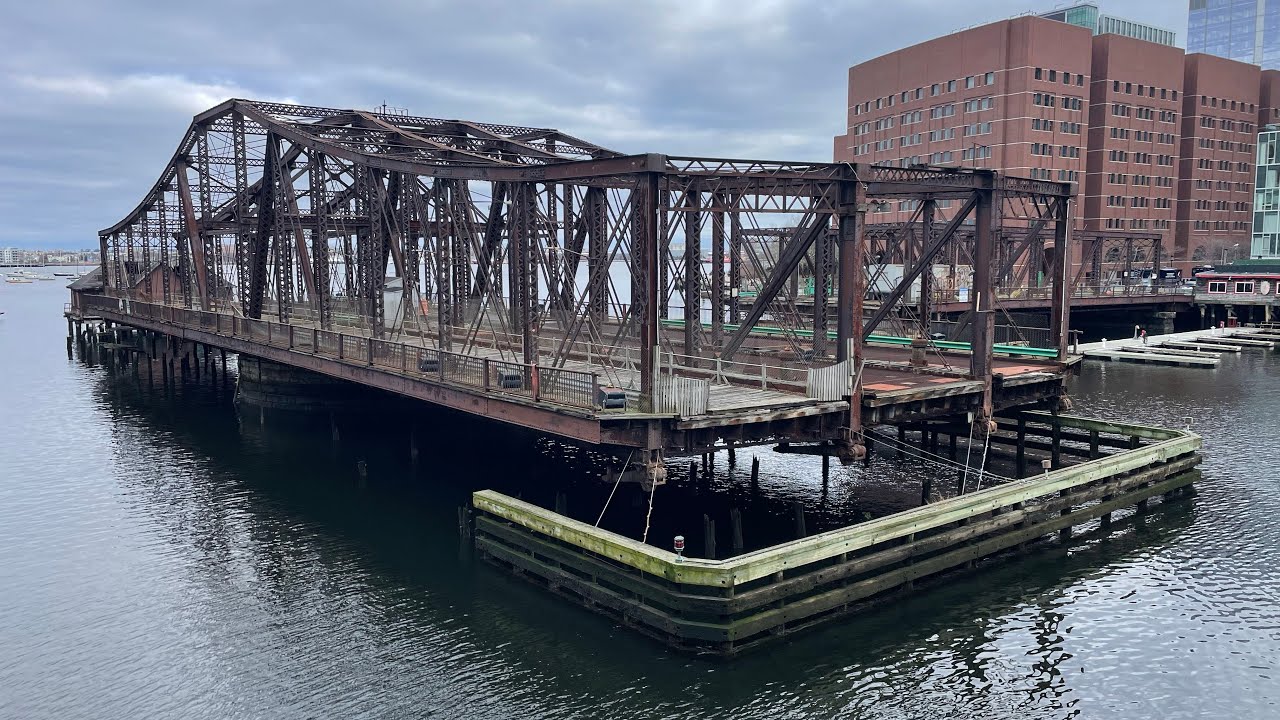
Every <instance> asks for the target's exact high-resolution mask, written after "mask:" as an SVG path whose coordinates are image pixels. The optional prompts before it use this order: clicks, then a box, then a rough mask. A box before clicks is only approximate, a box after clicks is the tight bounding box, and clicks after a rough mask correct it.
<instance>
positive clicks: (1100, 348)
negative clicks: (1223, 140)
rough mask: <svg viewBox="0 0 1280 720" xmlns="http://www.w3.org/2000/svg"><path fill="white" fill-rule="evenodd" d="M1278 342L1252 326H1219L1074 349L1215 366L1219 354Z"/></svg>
mask: <svg viewBox="0 0 1280 720" xmlns="http://www.w3.org/2000/svg"><path fill="white" fill-rule="evenodd" d="M1277 342H1280V335H1278V334H1274V333H1270V332H1265V331H1258V330H1257V329H1255V328H1220V329H1212V330H1196V331H1193V332H1182V333H1172V334H1169V335H1151V336H1148V337H1147V339H1146V342H1143V341H1142V339H1141V338H1124V339H1120V340H1103V341H1102V342H1096V343H1085V344H1083V345H1080V346H1078V347H1077V350H1076V352H1077V353H1079V354H1080V355H1081V356H1082V357H1084V358H1086V359H1091V360H1106V361H1110V362H1135V363H1147V364H1151V365H1177V366H1182V367H1202V368H1214V367H1217V366H1218V362H1219V361H1220V356H1221V354H1222V353H1238V352H1241V351H1242V350H1268V349H1272V348H1274V347H1275V346H1276V343H1277Z"/></svg>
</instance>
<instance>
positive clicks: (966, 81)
mask: <svg viewBox="0 0 1280 720" xmlns="http://www.w3.org/2000/svg"><path fill="white" fill-rule="evenodd" d="M964 87H965V89H966V90H971V89H973V76H972V75H970V76H968V77H966V78H965V79H964Z"/></svg>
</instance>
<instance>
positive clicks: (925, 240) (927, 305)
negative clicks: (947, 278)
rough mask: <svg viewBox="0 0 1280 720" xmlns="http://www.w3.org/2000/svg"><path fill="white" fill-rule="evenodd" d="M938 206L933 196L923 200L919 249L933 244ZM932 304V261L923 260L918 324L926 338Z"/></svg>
mask: <svg viewBox="0 0 1280 720" xmlns="http://www.w3.org/2000/svg"><path fill="white" fill-rule="evenodd" d="M937 205H938V201H937V200H934V199H933V196H928V197H926V198H925V199H924V207H923V208H921V210H920V240H919V242H920V249H921V251H923V250H924V248H927V247H929V245H930V244H932V243H933V215H934V211H935V210H936V208H937ZM932 302H933V260H931V259H926V260H924V270H923V271H921V273H920V302H919V307H920V323H921V325H923V330H924V336H925V337H928V336H929V332H930V330H932V327H931V324H930V322H929V315H930V314H931V312H932V306H931V303H932Z"/></svg>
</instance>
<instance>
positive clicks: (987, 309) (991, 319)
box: [969, 173, 995, 432]
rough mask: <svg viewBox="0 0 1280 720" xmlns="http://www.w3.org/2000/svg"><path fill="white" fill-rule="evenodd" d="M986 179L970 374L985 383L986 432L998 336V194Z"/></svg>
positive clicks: (978, 212)
mask: <svg viewBox="0 0 1280 720" xmlns="http://www.w3.org/2000/svg"><path fill="white" fill-rule="evenodd" d="M983 174H984V175H985V176H986V182H985V183H984V187H983V188H981V189H979V190H978V191H977V193H978V203H977V207H976V208H975V210H974V238H973V245H974V250H973V254H974V259H973V300H972V303H973V304H972V308H973V345H972V349H971V352H970V358H969V359H970V373H971V374H972V375H973V377H974V379H976V380H980V381H981V382H982V408H981V411H980V412H979V415H978V418H976V420H975V421H976V422H979V423H981V425H980V427H981V428H982V429H983V431H984V432H985V430H986V427H987V425H986V423H988V422H989V421H990V420H991V415H992V411H993V398H992V377H991V362H992V353H991V347H992V337H993V336H994V334H995V312H994V307H995V303H994V300H995V298H994V297H993V294H994V288H993V286H992V282H991V265H992V259H993V254H992V251H993V249H994V248H993V244H994V235H995V233H994V231H993V227H992V224H993V222H994V212H993V205H994V203H995V198H994V195H995V191H994V190H992V189H991V187H992V183H991V179H992V175H991V173H983Z"/></svg>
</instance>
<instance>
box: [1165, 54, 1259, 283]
mask: <svg viewBox="0 0 1280 720" xmlns="http://www.w3.org/2000/svg"><path fill="white" fill-rule="evenodd" d="M1183 78H1184V79H1183V89H1184V93H1183V98H1182V148H1181V153H1180V158H1179V165H1178V183H1179V185H1178V212H1177V228H1176V231H1175V233H1174V247H1175V252H1176V253H1177V256H1178V257H1180V258H1187V259H1189V260H1191V261H1193V262H1195V261H1215V260H1217V261H1221V260H1222V259H1224V257H1225V258H1227V259H1230V258H1234V257H1238V256H1240V255H1243V254H1244V253H1247V252H1248V250H1247V248H1248V247H1249V243H1250V241H1251V240H1252V231H1251V226H1252V223H1251V219H1252V218H1251V210H1252V206H1253V182H1254V177H1253V167H1254V160H1255V158H1254V152H1255V144H1256V142H1257V136H1258V131H1257V122H1258V100H1259V95H1260V91H1261V80H1262V72H1261V70H1259V68H1258V66H1257V65H1249V64H1247V63H1242V62H1237V61H1235V60H1228V59H1226V58H1221V57H1217V56H1216V55H1204V54H1201V53H1195V54H1192V55H1188V56H1187V57H1186V64H1185V74H1184V76H1183ZM1242 249H1243V250H1242Z"/></svg>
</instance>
